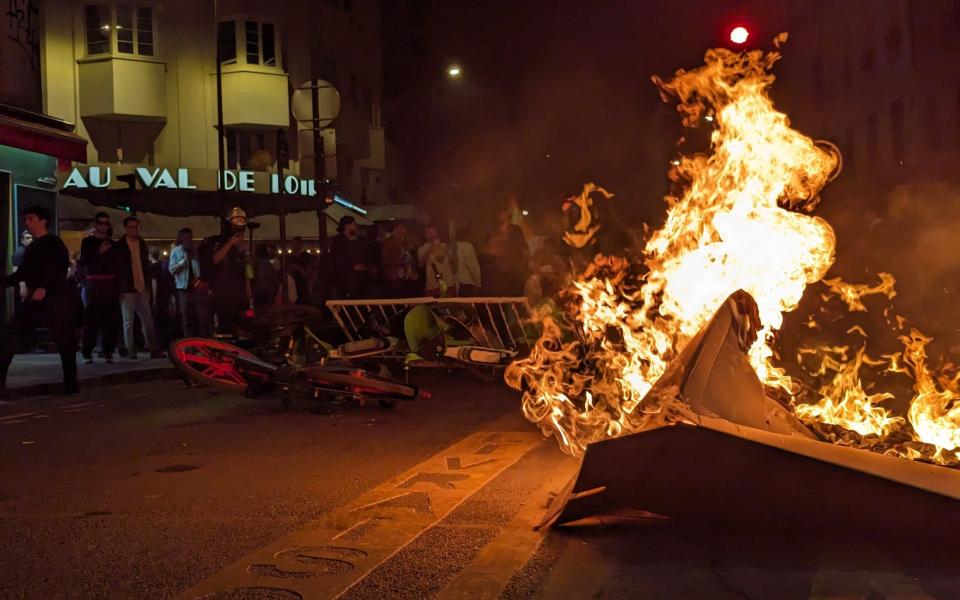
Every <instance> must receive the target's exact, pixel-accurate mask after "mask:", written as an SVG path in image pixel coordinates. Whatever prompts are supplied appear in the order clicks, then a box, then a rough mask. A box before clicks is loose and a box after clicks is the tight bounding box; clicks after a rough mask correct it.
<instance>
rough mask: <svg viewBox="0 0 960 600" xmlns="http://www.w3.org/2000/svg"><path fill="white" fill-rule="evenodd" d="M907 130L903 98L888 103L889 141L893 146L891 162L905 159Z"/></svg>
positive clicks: (899, 161) (900, 162) (900, 161)
mask: <svg viewBox="0 0 960 600" xmlns="http://www.w3.org/2000/svg"><path fill="white" fill-rule="evenodd" d="M906 136H907V130H906V123H905V121H904V107H903V99H900V100H894V101H893V102H891V103H890V141H891V144H892V147H893V162H894V163H896V164H901V165H902V164H903V161H904V159H906V154H907V152H906V150H907V139H906Z"/></svg>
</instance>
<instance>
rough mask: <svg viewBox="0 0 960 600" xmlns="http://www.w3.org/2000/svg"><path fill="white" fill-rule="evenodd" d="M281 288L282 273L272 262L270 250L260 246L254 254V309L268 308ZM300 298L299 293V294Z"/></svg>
mask: <svg viewBox="0 0 960 600" xmlns="http://www.w3.org/2000/svg"><path fill="white" fill-rule="evenodd" d="M279 288H280V272H279V271H277V269H276V268H274V266H273V263H272V262H270V252H269V249H268V248H267V247H266V246H265V245H264V244H260V245H259V246H257V249H256V251H255V252H254V253H253V281H252V282H251V284H250V289H251V291H252V292H253V306H254V308H266V307H268V306H270V305H272V304H273V301H274V300H275V299H276V297H277V290H278V289H279ZM297 294H298V296H299V292H297Z"/></svg>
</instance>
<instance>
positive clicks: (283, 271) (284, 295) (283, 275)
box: [277, 129, 290, 304]
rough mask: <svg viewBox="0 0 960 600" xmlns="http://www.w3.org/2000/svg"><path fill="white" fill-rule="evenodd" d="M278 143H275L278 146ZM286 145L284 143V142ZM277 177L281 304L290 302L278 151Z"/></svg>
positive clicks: (278, 131) (285, 225) (283, 204)
mask: <svg viewBox="0 0 960 600" xmlns="http://www.w3.org/2000/svg"><path fill="white" fill-rule="evenodd" d="M282 135H284V131H283V129H278V130H277V139H278V140H279V139H281V138H280V137H279V136H282ZM279 146H280V143H279V142H278V143H277V147H278V148H279ZM284 146H286V144H284ZM277 154H278V157H277V179H278V181H279V184H278V185H277V193H278V194H279V196H280V198H279V200H280V294H281V295H280V298H281V300H282V303H283V304H290V290H288V289H287V252H286V250H287V198H286V196H284V195H283V194H284V190H283V166H284V162H285V159H284V160H281V159H280V157H279V154H280V153H279V152H277Z"/></svg>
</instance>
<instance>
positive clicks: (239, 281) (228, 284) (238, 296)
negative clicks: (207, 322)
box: [199, 206, 250, 333]
mask: <svg viewBox="0 0 960 600" xmlns="http://www.w3.org/2000/svg"><path fill="white" fill-rule="evenodd" d="M224 221H225V223H224V225H225V226H224V231H223V233H221V234H220V235H217V236H213V237H209V238H207V239H205V240H203V243H202V244H200V252H199V254H200V257H199V258H200V277H201V278H202V279H203V280H204V281H205V282H206V283H207V284H208V285H209V286H210V292H211V293H212V300H213V312H214V314H215V315H216V318H217V329H218V330H219V331H220V332H221V333H233V332H234V331H235V330H236V326H237V323H238V321H239V320H240V318H241V317H242V316H243V313H244V312H245V311H246V310H247V308H248V307H249V304H250V302H249V299H248V298H247V279H246V263H245V261H244V257H243V248H242V246H243V234H244V232H246V230H247V213H246V212H244V210H243V209H242V208H240V207H239V206H235V207H233V208H231V209H230V210H229V211H227V214H226V215H225V216H224Z"/></svg>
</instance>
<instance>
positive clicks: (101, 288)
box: [77, 212, 120, 364]
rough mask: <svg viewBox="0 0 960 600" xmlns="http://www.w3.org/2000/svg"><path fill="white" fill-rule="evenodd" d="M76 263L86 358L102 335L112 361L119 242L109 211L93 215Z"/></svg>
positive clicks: (87, 359)
mask: <svg viewBox="0 0 960 600" xmlns="http://www.w3.org/2000/svg"><path fill="white" fill-rule="evenodd" d="M77 266H78V268H79V270H80V275H81V279H82V281H83V305H84V310H83V346H82V347H81V353H82V354H83V360H84V362H86V363H87V364H89V363H92V362H93V349H94V347H95V346H96V345H97V338H98V337H99V338H100V350H101V351H103V356H104V359H105V360H106V362H108V363H112V362H113V351H114V349H115V348H116V344H117V336H118V335H119V333H120V289H119V287H118V286H117V252H116V243H115V242H114V241H113V240H112V239H110V215H108V214H107V213H105V212H98V213H97V215H96V217H94V229H93V233H92V234H91V235H90V236H88V237H86V238H84V240H83V242H81V243H80V258H79V259H78V260H77Z"/></svg>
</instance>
